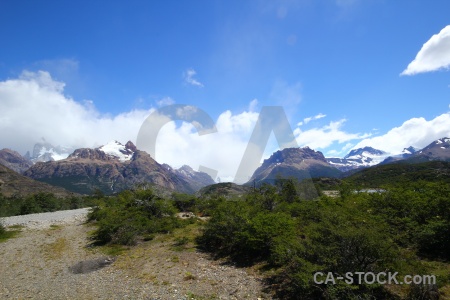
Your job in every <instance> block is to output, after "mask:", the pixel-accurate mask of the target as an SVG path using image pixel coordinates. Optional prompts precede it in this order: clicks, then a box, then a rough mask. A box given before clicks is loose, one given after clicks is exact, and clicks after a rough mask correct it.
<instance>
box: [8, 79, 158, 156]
mask: <svg viewBox="0 0 450 300" xmlns="http://www.w3.org/2000/svg"><path fill="white" fill-rule="evenodd" d="M64 86H65V84H64V83H62V82H59V81H56V80H54V79H53V78H52V77H51V76H50V74H49V73H48V72H44V71H38V72H29V71H24V72H23V73H22V74H21V75H20V77H19V78H18V79H10V80H6V81H1V82H0V111H1V112H2V113H1V115H0V147H7V148H12V149H14V150H17V151H19V152H21V153H25V152H26V151H28V150H32V148H33V146H34V143H35V142H37V141H39V140H40V139H41V138H42V137H44V138H45V139H46V140H47V141H48V142H50V143H51V144H54V145H63V146H68V147H92V146H96V145H97V146H98V145H101V144H103V143H106V142H108V141H109V140H112V139H117V140H120V141H123V142H126V141H128V140H133V139H135V138H136V135H137V132H138V130H139V128H140V126H141V124H142V122H143V121H144V119H145V118H146V116H147V115H148V114H149V113H150V112H151V110H133V111H130V112H126V113H122V114H119V115H117V116H114V117H112V116H103V115H101V114H99V113H98V111H97V110H96V109H95V106H94V103H93V102H92V101H90V100H85V101H83V102H82V103H80V102H77V101H75V100H73V99H71V98H69V97H67V96H65V95H64Z"/></svg>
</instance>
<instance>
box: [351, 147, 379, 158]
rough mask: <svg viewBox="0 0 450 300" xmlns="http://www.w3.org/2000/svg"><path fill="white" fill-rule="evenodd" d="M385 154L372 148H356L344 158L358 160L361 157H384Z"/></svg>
mask: <svg viewBox="0 0 450 300" xmlns="http://www.w3.org/2000/svg"><path fill="white" fill-rule="evenodd" d="M384 154H386V152H384V151H382V150H378V149H375V148H372V147H364V148H358V149H353V150H352V151H350V152H349V153H348V154H347V155H346V156H344V158H351V159H360V158H362V157H363V156H380V155H384Z"/></svg>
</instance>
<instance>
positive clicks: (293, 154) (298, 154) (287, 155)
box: [263, 147, 326, 165]
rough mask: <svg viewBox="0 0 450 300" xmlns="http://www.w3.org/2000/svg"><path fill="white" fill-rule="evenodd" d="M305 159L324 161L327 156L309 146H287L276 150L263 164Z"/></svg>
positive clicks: (296, 161) (298, 161)
mask: <svg viewBox="0 0 450 300" xmlns="http://www.w3.org/2000/svg"><path fill="white" fill-rule="evenodd" d="M304 159H315V160H320V161H323V162H326V161H325V157H324V156H323V154H322V152H320V151H314V150H312V149H311V148H309V147H304V148H285V149H283V150H278V151H276V152H274V153H273V154H272V155H271V156H270V157H269V158H268V159H265V160H264V163H263V165H268V164H280V163H287V164H292V163H300V162H302V161H303V160H304Z"/></svg>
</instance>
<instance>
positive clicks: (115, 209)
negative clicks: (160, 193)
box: [88, 189, 182, 245]
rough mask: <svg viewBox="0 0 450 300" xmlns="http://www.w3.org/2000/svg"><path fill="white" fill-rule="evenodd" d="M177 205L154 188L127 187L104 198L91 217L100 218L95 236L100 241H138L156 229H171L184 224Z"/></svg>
mask: <svg viewBox="0 0 450 300" xmlns="http://www.w3.org/2000/svg"><path fill="white" fill-rule="evenodd" d="M175 212H176V209H175V207H174V206H173V204H172V202H171V201H169V200H165V199H161V198H159V197H157V196H155V195H154V194H153V192H152V191H151V190H150V189H140V190H134V191H123V192H122V193H120V194H119V195H117V196H115V197H109V198H107V199H104V200H103V201H100V202H99V203H98V205H97V206H96V207H95V208H94V209H93V210H92V211H91V212H90V213H89V215H88V220H89V221H96V222H97V229H96V231H95V233H94V238H95V239H96V240H97V241H98V242H99V243H103V244H104V243H112V244H121V245H134V244H136V242H137V241H138V240H139V239H146V238H147V237H149V236H151V235H152V234H153V233H158V232H164V233H167V232H170V231H172V230H173V229H174V228H176V227H179V226H181V225H182V224H181V221H179V220H178V219H177V218H176V217H175Z"/></svg>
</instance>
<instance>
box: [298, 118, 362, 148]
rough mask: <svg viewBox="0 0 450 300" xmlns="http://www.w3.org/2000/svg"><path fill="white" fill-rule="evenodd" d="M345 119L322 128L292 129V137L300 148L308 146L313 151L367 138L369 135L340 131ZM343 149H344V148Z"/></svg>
mask: <svg viewBox="0 0 450 300" xmlns="http://www.w3.org/2000/svg"><path fill="white" fill-rule="evenodd" d="M345 121H346V120H345V119H342V120H339V121H331V122H330V123H329V124H328V125H325V126H323V127H316V128H312V129H308V130H301V129H300V128H299V127H297V128H295V129H294V135H295V137H296V139H297V142H298V144H299V146H300V147H305V146H308V147H310V148H312V149H315V150H321V149H326V148H328V147H330V146H331V145H332V144H334V143H336V142H337V143H338V144H342V143H345V142H348V141H351V140H360V139H363V138H367V137H368V136H370V134H367V133H366V134H359V133H348V132H345V131H343V130H342V126H343V125H344V123H345ZM344 148H345V147H344Z"/></svg>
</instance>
